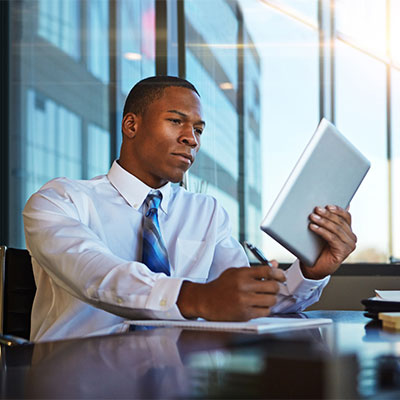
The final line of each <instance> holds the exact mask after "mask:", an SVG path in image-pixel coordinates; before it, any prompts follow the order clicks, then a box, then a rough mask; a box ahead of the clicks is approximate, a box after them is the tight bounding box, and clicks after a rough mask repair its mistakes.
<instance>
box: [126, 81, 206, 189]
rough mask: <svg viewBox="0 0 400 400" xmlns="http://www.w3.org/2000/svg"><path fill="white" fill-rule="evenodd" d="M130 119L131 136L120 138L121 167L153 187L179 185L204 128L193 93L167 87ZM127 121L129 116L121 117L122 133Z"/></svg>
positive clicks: (190, 163) (196, 149) (194, 155)
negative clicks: (124, 153)
mask: <svg viewBox="0 0 400 400" xmlns="http://www.w3.org/2000/svg"><path fill="white" fill-rule="evenodd" d="M131 116H132V118H133V119H134V121H133V120H132V121H130V122H131V125H129V124H128V125H129V129H130V130H131V131H133V136H132V137H131V138H130V139H129V140H128V141H125V138H124V143H123V146H124V145H127V146H128V156H127V159H126V160H125V161H126V162H125V164H126V163H128V165H127V166H126V165H123V167H124V168H126V169H127V170H128V171H129V172H131V173H133V174H134V175H135V176H136V177H138V178H139V179H140V180H142V181H143V182H144V183H146V184H147V185H148V186H151V187H153V188H158V187H160V186H162V185H164V184H165V183H167V182H180V181H181V180H182V178H183V175H184V173H185V172H186V171H187V170H188V169H189V168H190V167H191V165H192V164H193V162H194V160H195V158H196V154H197V152H198V150H199V148H200V136H201V134H202V131H203V129H204V126H205V123H204V121H203V120H202V113H201V104H200V99H199V97H198V96H197V94H196V93H195V92H193V91H192V90H190V89H186V88H182V87H168V88H166V89H165V90H164V92H163V94H162V96H161V97H160V98H159V99H157V100H155V101H154V102H153V103H151V104H150V105H149V107H148V108H147V109H146V111H145V112H144V113H143V114H142V115H134V114H131ZM129 118H130V117H129V114H128V115H126V116H125V118H124V121H123V131H124V129H126V123H127V121H126V120H128V122H129ZM124 134H125V131H124ZM126 136H127V135H126V134H125V137H126ZM127 167H128V168H127Z"/></svg>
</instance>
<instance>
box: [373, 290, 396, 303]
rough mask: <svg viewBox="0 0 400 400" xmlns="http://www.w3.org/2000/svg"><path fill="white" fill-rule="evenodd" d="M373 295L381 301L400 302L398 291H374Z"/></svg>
mask: <svg viewBox="0 0 400 400" xmlns="http://www.w3.org/2000/svg"><path fill="white" fill-rule="evenodd" d="M375 294H376V295H377V296H378V297H379V298H380V299H381V300H386V301H399V302H400V290H375Z"/></svg>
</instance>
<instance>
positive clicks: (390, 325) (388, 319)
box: [379, 312, 400, 331]
mask: <svg viewBox="0 0 400 400" xmlns="http://www.w3.org/2000/svg"><path fill="white" fill-rule="evenodd" d="M379 319H380V320H381V321H382V326H383V328H384V329H390V330H395V331H398V330H400V312H384V313H379Z"/></svg>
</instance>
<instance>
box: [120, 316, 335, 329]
mask: <svg viewBox="0 0 400 400" xmlns="http://www.w3.org/2000/svg"><path fill="white" fill-rule="evenodd" d="M126 323H127V324H130V325H138V326H159V327H161V326H162V327H177V328H186V329H206V330H219V331H231V332H256V333H262V332H275V331H281V330H292V329H300V328H310V327H316V326H320V325H325V324H331V323H332V320H331V319H329V318H309V319H303V318H275V317H267V318H256V319H252V320H250V321H248V322H214V321H205V320H195V321H193V320H179V321H176V320H134V321H126Z"/></svg>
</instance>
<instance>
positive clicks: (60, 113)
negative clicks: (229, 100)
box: [7, 0, 155, 247]
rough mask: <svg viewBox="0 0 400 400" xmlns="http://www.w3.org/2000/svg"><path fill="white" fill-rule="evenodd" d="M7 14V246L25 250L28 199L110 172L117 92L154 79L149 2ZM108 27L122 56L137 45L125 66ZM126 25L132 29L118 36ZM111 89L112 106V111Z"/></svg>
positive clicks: (21, 8)
mask: <svg viewBox="0 0 400 400" xmlns="http://www.w3.org/2000/svg"><path fill="white" fill-rule="evenodd" d="M115 7H117V8H115ZM109 10H113V13H112V15H116V16H117V17H116V19H118V21H120V18H122V17H124V20H123V21H124V22H123V23H124V24H125V25H123V26H122V27H121V25H119V24H117V21H113V24H111V23H110V14H109ZM10 11H11V13H10V15H11V21H10V43H11V49H10V52H9V53H10V60H9V63H10V82H12V83H11V90H10V92H11V93H10V131H9V137H10V140H9V142H10V154H12V155H13V156H12V157H10V158H9V164H10V165H9V171H10V176H9V181H10V186H9V189H10V190H9V191H8V196H9V220H10V226H9V240H8V243H7V244H8V245H9V246H11V247H24V234H23V225H22V216H21V212H22V209H23V207H24V205H25V203H26V201H27V199H28V198H29V196H30V195H31V194H32V193H33V192H35V191H37V190H38V189H39V188H40V187H41V186H42V185H43V184H44V183H45V182H47V181H49V180H51V179H53V178H56V177H58V176H65V177H68V178H71V179H88V178H91V177H93V176H94V175H99V174H104V173H106V172H107V170H108V168H109V166H110V161H111V148H112V146H111V144H112V142H113V141H116V140H117V138H119V140H120V137H121V133H120V129H116V128H115V126H111V122H110V121H112V117H113V116H114V115H120V114H121V109H122V105H121V104H123V100H124V98H125V94H124V93H121V87H122V86H123V85H125V87H126V89H128V88H129V89H130V87H131V86H132V85H133V84H134V83H135V82H136V81H137V80H139V79H140V78H141V77H143V75H153V74H154V72H155V48H154V38H155V25H154V0H152V1H150V0H149V1H141V2H131V1H122V0H121V1H120V2H109V1H106V0H93V1H84V2H83V1H78V0H31V1H29V2H10ZM132 21H134V22H135V21H139V22H141V23H140V24H139V25H135V23H132ZM112 25H115V26H118V28H119V29H120V31H118V32H120V33H121V34H122V32H123V33H124V35H125V36H124V38H123V39H119V42H118V43H119V44H121V45H122V46H125V47H124V49H123V50H124V52H135V51H136V48H135V47H132V46H135V45H136V44H137V43H138V44H139V50H138V52H139V53H140V54H141V57H142V58H141V59H139V60H136V59H135V60H129V59H128V58H129V57H128V58H127V57H123V54H125V53H122V54H121V51H118V50H117V52H118V55H117V56H114V57H110V51H109V42H110V37H112V38H116V37H117V36H116V34H115V32H111V31H110V29H109V27H110V26H112ZM127 26H130V27H132V26H135V27H136V28H135V29H134V30H132V29H126V30H124V31H123V30H122V28H127ZM138 33H140V35H139V34H138ZM117 49H120V47H118V46H117ZM124 62H126V63H127V64H126V65H125V67H127V65H130V66H131V67H132V66H133V65H134V67H132V68H130V69H129V68H128V67H127V68H125V69H124V72H123V74H121V70H120V69H118V67H119V66H120V65H121V64H123V63H124ZM111 72H113V81H112V83H113V85H112V86H110V82H111V80H110V73H111ZM115 80H117V85H114V82H115ZM116 86H117V90H118V93H116V96H115V104H110V99H111V97H110V93H112V91H114V90H116V89H115V87H116ZM113 135H116V137H115V138H114V137H113ZM112 157H114V155H112Z"/></svg>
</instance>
